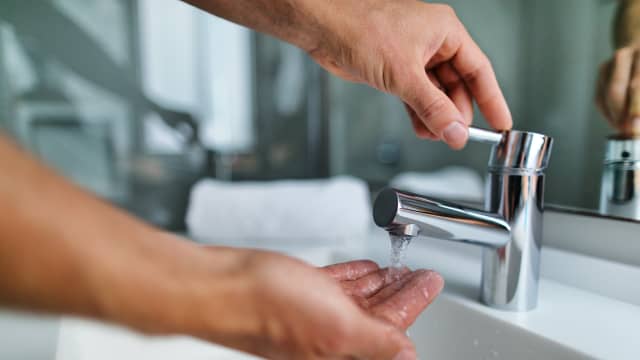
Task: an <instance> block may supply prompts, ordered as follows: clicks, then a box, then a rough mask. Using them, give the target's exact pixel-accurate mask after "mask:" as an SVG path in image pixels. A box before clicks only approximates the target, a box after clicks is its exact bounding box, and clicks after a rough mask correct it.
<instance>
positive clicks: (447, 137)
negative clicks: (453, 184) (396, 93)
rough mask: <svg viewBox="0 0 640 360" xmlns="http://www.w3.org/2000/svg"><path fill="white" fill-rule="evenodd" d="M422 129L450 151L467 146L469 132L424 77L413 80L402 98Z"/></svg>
mask: <svg viewBox="0 0 640 360" xmlns="http://www.w3.org/2000/svg"><path fill="white" fill-rule="evenodd" d="M401 97H402V100H403V101H404V102H406V103H407V104H408V105H409V106H410V107H411V108H412V109H413V110H414V111H415V113H416V115H417V116H418V118H419V119H420V120H421V121H422V122H423V123H424V124H425V126H426V127H427V128H428V129H429V130H430V131H431V132H432V133H433V134H435V135H436V136H437V137H438V138H439V139H441V140H443V141H444V142H446V143H447V145H449V146H450V147H451V148H453V149H461V148H463V147H464V145H465V144H466V143H467V138H468V137H469V130H468V128H467V125H466V124H465V122H464V119H463V117H462V114H461V113H460V111H458V109H457V108H456V106H455V105H454V104H453V102H452V101H451V99H450V98H449V97H448V96H447V95H446V94H445V93H444V92H443V91H442V90H440V89H439V88H438V87H437V86H436V85H435V84H434V83H433V82H431V81H430V80H429V78H428V77H427V75H426V74H423V75H422V76H417V77H414V78H413V79H412V80H411V84H410V85H408V86H406V90H405V91H404V92H403V94H402V95H401Z"/></svg>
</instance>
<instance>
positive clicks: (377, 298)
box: [367, 270, 425, 307]
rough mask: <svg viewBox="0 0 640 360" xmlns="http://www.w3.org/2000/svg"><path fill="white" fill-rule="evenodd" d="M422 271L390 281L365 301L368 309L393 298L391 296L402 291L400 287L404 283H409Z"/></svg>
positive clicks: (408, 273) (409, 273)
mask: <svg viewBox="0 0 640 360" xmlns="http://www.w3.org/2000/svg"><path fill="white" fill-rule="evenodd" d="M424 271H425V270H416V271H413V272H407V273H406V274H404V275H402V276H400V277H399V278H395V279H393V280H392V281H390V282H388V283H387V285H386V286H385V287H384V288H382V289H381V290H380V291H378V292H377V293H376V294H375V295H373V296H371V297H370V298H368V299H367V302H368V305H369V307H373V306H376V305H378V304H381V303H383V302H384V301H385V300H387V299H388V298H390V297H391V296H393V294H395V293H396V292H397V291H398V290H400V289H402V287H403V286H404V285H405V284H406V283H408V282H409V281H411V279H413V278H414V277H416V276H418V275H419V274H420V273H422V272H424Z"/></svg>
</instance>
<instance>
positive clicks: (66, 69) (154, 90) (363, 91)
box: [0, 0, 640, 229]
mask: <svg viewBox="0 0 640 360" xmlns="http://www.w3.org/2000/svg"><path fill="white" fill-rule="evenodd" d="M444 2H446V3H449V4H450V5H452V6H453V7H454V8H455V9H456V12H457V13H458V16H459V17H460V18H461V20H462V22H463V23H464V24H465V25H466V26H467V28H468V30H469V32H470V33H471V34H472V36H473V37H474V38H475V40H476V41H477V42H478V44H479V45H480V47H481V48H482V49H483V50H484V51H485V52H486V53H487V55H488V56H489V57H490V58H491V60H492V63H493V65H494V68H495V71H496V74H497V77H498V79H499V82H500V84H501V86H502V88H503V91H504V93H505V95H506V97H507V100H508V102H509V104H510V107H511V110H512V113H513V116H514V122H515V127H516V128H518V129H520V130H527V131H535V132H540V133H544V134H547V135H550V136H552V137H554V139H555V145H554V151H553V155H552V159H551V165H550V167H549V169H548V171H547V173H546V174H547V177H546V181H547V187H546V189H547V191H546V199H547V203H548V204H553V205H559V206H562V207H570V208H580V209H583V210H585V209H586V210H587V211H598V208H599V206H600V205H599V203H600V197H601V196H600V192H601V191H600V189H601V181H602V178H603V172H604V170H605V167H604V160H605V149H606V148H607V138H608V136H611V135H616V134H617V133H618V131H616V130H615V129H614V128H612V127H611V126H610V125H609V124H608V123H607V120H606V119H605V118H604V117H603V116H602V114H601V113H600V112H599V111H598V109H597V107H596V105H595V101H594V99H595V95H596V84H597V79H598V74H599V68H600V65H601V64H603V63H606V62H607V61H609V59H611V58H612V56H613V53H614V49H615V47H616V45H615V44H614V42H613V40H612V39H613V34H612V28H613V27H614V25H613V24H614V20H615V19H616V16H615V15H616V12H617V10H618V8H619V7H620V6H621V4H623V3H624V4H626V3H640V0H638V1H636V0H630V1H624V2H620V1H615V0H565V1H554V0H536V1H527V0H516V1H514V0H475V1H470V0H448V1H444ZM632 13H633V11H629V14H631V15H633V14H632ZM631 15H629V19H635V17H634V16H631ZM628 21H631V20H628ZM635 21H639V22H640V11H638V18H637V20H635ZM639 38H640V36H639ZM639 108H640V105H639ZM57 119H60V120H61V121H57ZM41 124H45V125H46V127H43V125H41ZM69 124H71V125H69ZM475 124H476V126H479V127H487V126H486V123H485V122H484V120H483V119H482V117H481V115H480V114H479V113H477V114H476V117H475ZM0 126H1V127H2V128H4V129H5V130H6V131H8V132H10V133H12V134H13V135H14V136H15V137H16V138H17V139H19V140H20V141H21V142H22V143H23V144H24V145H25V146H27V147H29V148H31V149H32V150H33V151H34V152H36V153H37V152H38V149H44V148H46V149H49V150H47V153H46V154H47V155H48V156H42V157H43V160H45V161H48V162H50V163H52V165H53V166H56V167H57V168H58V169H60V171H62V172H63V173H65V174H66V175H68V176H69V177H70V178H72V179H75V180H76V182H78V183H80V184H83V185H85V187H87V188H88V189H89V190H92V191H94V192H96V193H98V194H100V195H101V196H103V197H105V198H107V199H109V200H111V201H113V202H115V203H117V204H120V205H121V206H123V207H125V208H127V209H129V210H131V211H133V212H136V213H138V215H140V216H142V217H144V218H146V219H148V220H149V221H152V222H154V223H155V224H158V225H160V226H164V227H166V228H170V229H180V228H181V226H182V224H181V219H182V218H183V214H182V213H181V212H180V210H176V209H181V208H184V206H185V203H186V201H187V198H188V189H189V187H190V186H191V184H193V182H194V181H196V180H197V179H199V178H202V177H205V176H215V177H218V178H222V179H228V180H245V179H259V180H265V179H277V178H284V177H286V178H311V177H325V176H331V175H342V174H347V175H353V176H356V177H360V178H363V179H365V180H367V182H368V183H369V184H370V185H371V188H372V190H373V191H375V190H376V189H378V188H380V187H382V186H384V185H386V184H388V183H389V182H390V181H391V182H392V183H393V182H394V181H399V182H403V181H404V182H405V183H411V182H414V183H418V187H420V186H421V185H422V186H425V184H427V185H428V187H429V189H431V190H433V189H438V191H439V193H440V194H443V196H445V197H452V198H455V199H456V200H465V199H466V200H469V201H470V202H477V201H479V200H480V198H481V196H482V188H483V184H482V183H483V180H482V176H483V174H484V173H485V172H486V164H487V160H488V154H489V149H488V148H487V147H486V146H485V145H481V144H469V145H468V146H467V148H466V149H465V150H463V151H460V152H454V151H452V150H450V149H449V148H448V147H446V146H445V145H444V144H441V143H436V142H428V141H424V140H419V139H417V138H416V137H415V136H414V134H413V130H412V127H411V125H410V122H409V121H408V118H407V116H406V114H405V111H404V108H403V106H402V104H401V103H400V102H399V101H398V100H397V99H395V98H393V97H391V96H389V95H386V94H382V93H380V92H377V91H375V90H372V89H370V88H368V87H366V86H363V85H357V84H352V83H347V82H345V81H342V80H340V79H338V78H335V77H333V76H330V75H328V74H327V73H326V72H324V71H323V70H321V69H320V68H319V67H318V66H317V65H316V64H315V63H313V61H311V60H310V59H309V58H308V57H307V56H306V55H305V54H304V53H303V52H301V51H300V50H298V49H296V48H294V47H292V46H290V45H287V44H284V43H282V42H280V41H278V40H276V39H273V38H271V37H269V36H265V35H261V34H256V33H254V32H251V31H248V30H246V29H243V28H240V27H238V26H236V25H233V24H230V23H228V22H226V21H223V20H220V19H218V18H215V17H213V16H210V15H207V14H204V13H202V12H200V11H198V10H195V9H193V8H191V7H190V6H188V5H185V4H184V3H182V2H180V1H177V0H113V1H101V0H94V1H87V0H42V1H38V2H24V1H21V0H5V1H3V2H2V4H0ZM34 129H37V131H36V130H34ZM60 139H67V140H65V141H76V143H74V144H72V147H70V148H73V149H75V150H74V153H79V152H81V153H86V154H88V155H87V156H93V158H92V159H93V160H91V161H89V160H87V161H86V162H84V163H82V164H84V166H83V167H82V168H76V167H75V166H73V164H74V162H73V161H67V160H68V159H70V158H69V157H68V156H66V155H64V154H62V153H61V154H56V153H55V149H56V148H57V145H56V144H57V143H60ZM69 139H72V140H69ZM73 139H75V140H73ZM625 146H627V145H623V146H622V148H619V147H616V148H615V149H617V150H616V151H618V150H619V149H622V151H619V154H618V155H620V156H622V152H624V151H628V152H629V155H630V156H628V157H626V158H624V159H621V163H623V165H625V166H627V167H626V168H625V169H627V170H628V169H629V168H630V166H631V168H633V166H632V165H633V164H632V163H631V162H630V160H632V159H630V157H633V156H635V154H634V151H635V150H634V149H635V147H633V146H631V145H628V146H631V148H630V149H631V150H629V148H628V147H625ZM639 152H640V151H639ZM636 154H637V152H636ZM452 165H455V167H454V168H452V167H451V166H452ZM614 173H615V171H614ZM618 173H619V174H622V175H618V176H617V177H616V176H614V177H613V179H615V180H613V183H615V184H616V186H617V189H623V190H625V191H626V192H625V191H622V192H621V194H623V195H624V196H627V198H628V197H629V189H631V190H634V187H635V186H638V185H640V184H638V182H640V180H637V178H636V177H635V174H634V173H629V172H627V173H624V172H622V173H621V172H620V171H618ZM92 176H93V177H92ZM639 178H640V177H639ZM446 179H456V182H455V184H456V185H455V186H452V184H451V183H450V182H448V181H447V180H446ZM625 184H626V185H625ZM452 188H455V189H454V190H455V191H454V190H452ZM158 189H167V191H161V192H158V191H157V190H158ZM158 193H162V194H163V196H156V195H154V194H158ZM631 193H632V194H633V191H632V192H631ZM623 195H620V196H623ZM624 196H623V197H622V198H620V197H618V198H616V199H618V200H620V199H623V198H624ZM140 204H144V205H140ZM150 209H152V210H150ZM615 215H616V216H624V214H621V213H618V214H615Z"/></svg>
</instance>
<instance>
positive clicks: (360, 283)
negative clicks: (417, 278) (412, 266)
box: [341, 268, 410, 305]
mask: <svg viewBox="0 0 640 360" xmlns="http://www.w3.org/2000/svg"><path fill="white" fill-rule="evenodd" d="M398 271H399V273H398V275H399V276H402V275H404V274H406V273H408V272H409V271H410V270H409V269H408V268H402V269H398ZM388 275H389V269H388V268H385V269H380V270H378V271H376V272H373V273H370V274H368V275H365V276H363V277H361V278H359V279H357V280H352V281H343V282H342V283H341V285H342V289H343V290H344V291H345V293H346V294H347V295H349V296H356V297H361V298H368V297H370V296H372V295H373V294H375V293H376V292H378V291H379V290H380V289H382V288H383V287H384V286H386V285H388V284H389V282H390V278H389V276H388ZM360 305H363V303H360Z"/></svg>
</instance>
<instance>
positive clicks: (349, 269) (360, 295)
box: [322, 260, 444, 331]
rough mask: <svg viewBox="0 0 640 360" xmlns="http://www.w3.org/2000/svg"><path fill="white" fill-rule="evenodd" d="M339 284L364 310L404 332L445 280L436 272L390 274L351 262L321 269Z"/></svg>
mask: <svg viewBox="0 0 640 360" xmlns="http://www.w3.org/2000/svg"><path fill="white" fill-rule="evenodd" d="M322 270H323V271H325V272H326V273H328V274H329V275H330V276H331V277H332V278H334V279H335V280H337V281H339V282H340V286H341V287H342V290H343V291H344V292H345V293H346V294H347V295H349V296H350V297H351V298H352V299H353V300H354V301H355V302H356V303H357V304H358V305H359V306H360V308H362V309H363V310H365V311H366V312H367V313H369V314H371V315H373V316H374V317H376V318H379V319H382V320H384V321H386V322H388V323H390V324H392V325H394V326H395V327H397V328H399V329H401V330H403V331H405V330H407V328H409V326H411V324H413V322H414V321H415V320H416V318H417V317H418V315H420V313H421V312H422V311H423V310H424V309H425V308H426V307H427V306H428V305H429V304H431V302H432V301H433V300H434V299H435V298H436V296H437V295H438V294H439V293H440V291H441V290H442V287H443V286H444V281H443V280H442V277H440V275H438V274H437V273H435V272H433V271H427V270H417V271H409V269H408V268H402V269H398V270H396V271H395V272H394V273H390V270H389V268H386V269H380V268H379V267H378V265H377V264H376V263H374V262H372V261H367V260H361V261H351V262H347V263H342V264H335V265H330V266H327V267H325V268H323V269H322Z"/></svg>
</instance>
